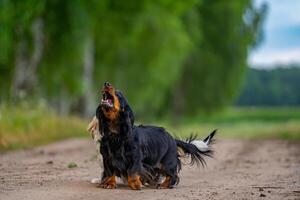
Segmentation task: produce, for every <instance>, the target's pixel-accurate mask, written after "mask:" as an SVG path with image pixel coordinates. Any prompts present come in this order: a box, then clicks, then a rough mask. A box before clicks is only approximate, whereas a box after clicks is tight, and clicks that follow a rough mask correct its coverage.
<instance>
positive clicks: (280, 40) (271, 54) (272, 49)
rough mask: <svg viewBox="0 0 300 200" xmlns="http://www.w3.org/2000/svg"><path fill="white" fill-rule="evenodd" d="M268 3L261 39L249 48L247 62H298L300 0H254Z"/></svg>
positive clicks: (253, 63) (258, 4)
mask: <svg viewBox="0 0 300 200" xmlns="http://www.w3.org/2000/svg"><path fill="white" fill-rule="evenodd" d="M254 2H255V5H257V6H260V5H261V4H262V3H263V2H266V3H267V4H268V8H269V9H268V15H267V18H266V21H265V24H264V40H263V42H262V43H261V45H260V46H259V47H258V48H256V49H255V50H253V51H252V52H251V54H250V56H249V59H248V62H249V64H250V65H251V66H264V67H272V66H274V65H276V64H290V63H300V0H254Z"/></svg>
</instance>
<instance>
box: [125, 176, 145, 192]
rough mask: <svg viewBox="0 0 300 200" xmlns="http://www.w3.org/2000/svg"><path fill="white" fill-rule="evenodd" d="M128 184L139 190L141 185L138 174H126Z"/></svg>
mask: <svg viewBox="0 0 300 200" xmlns="http://www.w3.org/2000/svg"><path fill="white" fill-rule="evenodd" d="M128 186H129V187H130V188H131V189H133V190H140V189H141V187H142V182H141V180H140V176H128Z"/></svg>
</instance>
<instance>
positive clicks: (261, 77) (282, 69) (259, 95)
mask: <svg viewBox="0 0 300 200" xmlns="http://www.w3.org/2000/svg"><path fill="white" fill-rule="evenodd" d="M299 77H300V66H299V65H290V66H278V68H276V69H271V70H263V69H260V70H259V69H249V70H248V73H247V76H246V80H245V83H244V87H243V89H242V92H241V94H240V96H239V98H238V99H237V101H236V104H237V105H240V106H299V105H300V78H299Z"/></svg>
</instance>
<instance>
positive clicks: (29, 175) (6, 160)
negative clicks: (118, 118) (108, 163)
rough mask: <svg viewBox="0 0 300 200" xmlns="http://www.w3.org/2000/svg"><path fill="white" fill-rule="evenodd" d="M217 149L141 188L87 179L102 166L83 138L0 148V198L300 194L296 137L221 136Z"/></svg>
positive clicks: (264, 196)
mask: <svg viewBox="0 0 300 200" xmlns="http://www.w3.org/2000/svg"><path fill="white" fill-rule="evenodd" d="M215 150H216V153H215V158H214V159H208V166H207V167H206V168H204V169H203V168H196V167H189V166H185V167H184V168H183V170H182V171H181V173H180V178H181V181H180V183H179V185H178V186H177V188H175V189H171V190H170V189H167V190H158V189H150V188H143V189H142V190H140V191H132V190H130V189H128V188H127V187H126V186H124V185H119V186H118V188H117V189H115V190H105V189H101V188H97V187H96V186H95V185H93V184H91V183H90V180H91V179H92V178H94V177H96V176H97V175H98V174H99V171H100V169H99V164H98V162H97V159H96V158H95V157H96V156H95V155H96V153H95V146H94V144H93V142H92V141H89V140H87V139H73V140H67V141H63V142H59V143H54V144H50V145H47V146H44V147H39V148H36V149H32V150H26V151H16V152H10V153H5V154H0V199H1V200H6V199H9V200H18V199H30V200H50V199H55V200H60V199H64V200H68V199H72V200H73V199H85V200H95V199H98V200H101V199H103V200H104V199H105V200H108V199H113V200H118V199H120V200H125V199H134V200H138V199H141V200H147V199H161V200H164V199H172V200H175V199H193V200H194V199H298V200H299V199H300V143H299V142H298V143H293V142H287V141H278V140H264V141H249V140H221V141H220V140H219V141H218V142H217V143H216V144H215ZM70 162H74V163H76V164H77V165H78V166H77V167H75V168H68V164H69V163H70Z"/></svg>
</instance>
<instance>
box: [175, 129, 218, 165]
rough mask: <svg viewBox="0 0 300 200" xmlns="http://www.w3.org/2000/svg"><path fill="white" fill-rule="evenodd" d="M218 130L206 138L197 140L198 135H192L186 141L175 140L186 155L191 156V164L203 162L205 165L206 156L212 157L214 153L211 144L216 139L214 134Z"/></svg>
mask: <svg viewBox="0 0 300 200" xmlns="http://www.w3.org/2000/svg"><path fill="white" fill-rule="evenodd" d="M216 132H217V130H214V131H213V132H212V133H210V134H209V135H208V136H207V137H206V138H205V139H204V140H197V139H196V137H197V136H193V135H191V136H190V137H189V138H188V139H187V140H186V141H185V142H184V141H181V140H178V139H176V140H175V141H176V144H177V147H179V149H180V151H183V153H184V155H189V156H190V157H191V162H190V164H191V165H193V164H195V163H196V164H197V165H199V164H201V165H202V166H204V165H205V164H206V163H205V160H204V156H208V157H212V155H213V150H212V148H211V145H212V144H213V143H214V141H215V139H214V136H215V134H216ZM181 154H182V153H181ZM179 155H180V153H179Z"/></svg>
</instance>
